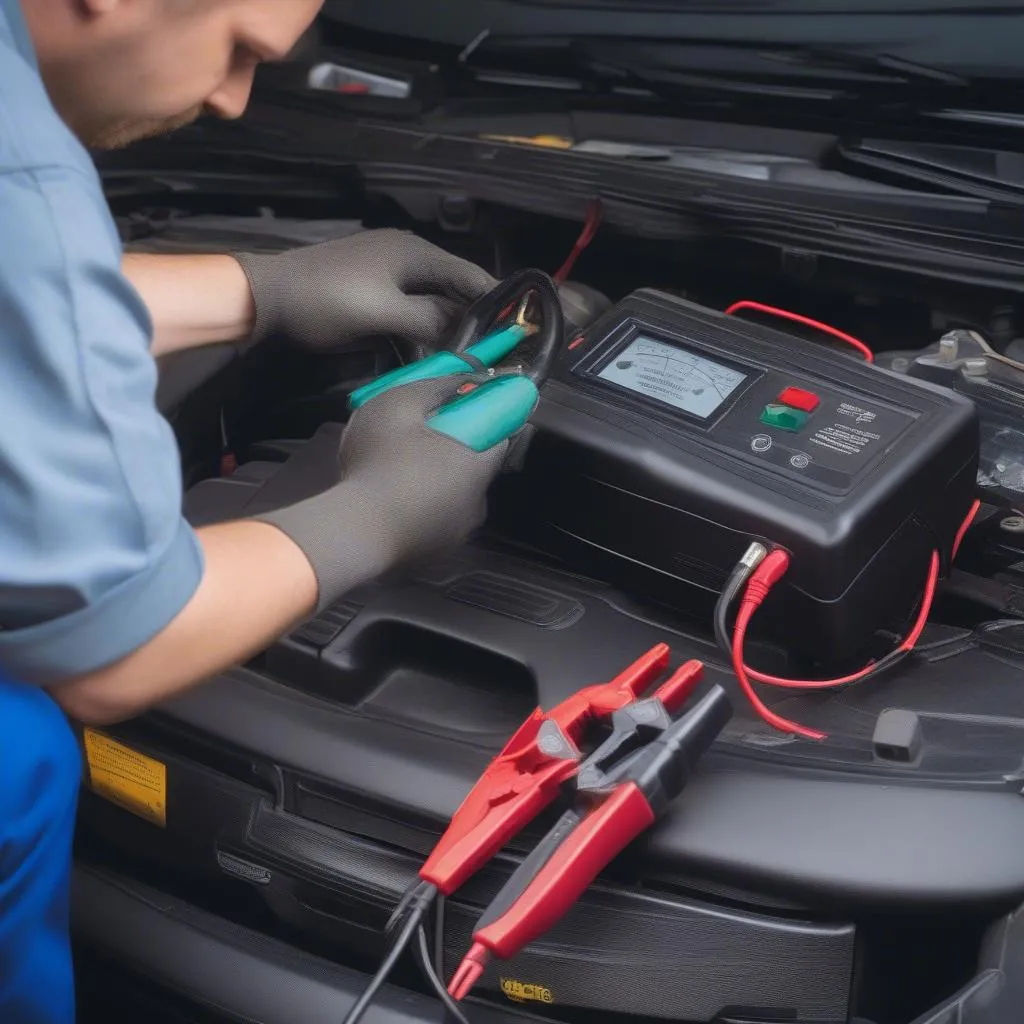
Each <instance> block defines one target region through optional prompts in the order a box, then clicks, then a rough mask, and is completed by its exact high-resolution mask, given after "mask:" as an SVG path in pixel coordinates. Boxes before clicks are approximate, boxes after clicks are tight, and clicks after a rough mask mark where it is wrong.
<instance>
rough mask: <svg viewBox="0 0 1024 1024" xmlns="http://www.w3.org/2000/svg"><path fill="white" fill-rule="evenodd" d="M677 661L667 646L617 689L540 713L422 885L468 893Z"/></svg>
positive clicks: (434, 856)
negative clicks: (617, 714)
mask: <svg viewBox="0 0 1024 1024" xmlns="http://www.w3.org/2000/svg"><path fill="white" fill-rule="evenodd" d="M670 653H671V652H670V649H669V647H668V645H667V644H657V645H656V646H655V647H653V648H651V650H649V651H648V652H647V653H646V654H645V655H643V657H641V658H638V659H637V660H636V661H635V662H634V663H633V664H632V665H630V666H629V668H627V669H626V670H625V671H623V672H621V673H619V675H617V676H616V677H615V678H614V679H613V680H611V682H608V683H601V684H599V685H597V686H588V687H586V688H585V689H583V690H580V691H578V692H577V693H575V694H573V695H572V696H571V697H569V698H568V699H566V700H564V701H562V703H561V704H559V705H557V706H556V707H554V708H552V709H551V711H549V712H547V713H546V714H545V712H543V711H542V710H541V709H540V708H537V709H536V710H535V711H534V712H533V714H532V715H530V717H529V718H528V719H527V720H526V721H525V722H524V723H523V724H522V725H521V726H520V727H519V729H518V730H517V731H516V733H515V735H514V736H513V737H512V738H511V739H510V740H509V741H508V743H507V744H506V745H505V748H504V749H503V750H502V752H501V753H500V754H499V755H498V756H497V757H496V758H495V759H494V760H493V761H492V762H491V763H490V765H489V766H488V768H487V770H486V771H485V772H484V774H483V775H482V776H481V778H480V780H479V781H478V782H477V784H476V785H475V786H474V787H473V789H472V790H471V791H470V793H469V795H468V796H467V797H466V799H465V800H464V801H463V803H462V805H461V806H460V807H459V809H458V810H457V811H456V812H455V815H454V816H453V817H452V820H451V823H450V824H449V826H448V829H447V831H446V832H445V834H444V835H443V836H442V837H441V841H440V842H439V843H438V844H437V846H436V847H435V848H434V851H433V853H431V855H430V857H429V858H428V860H427V862H426V863H425V864H424V865H423V867H422V868H421V870H420V878H421V879H422V880H423V881H424V882H429V883H431V884H432V885H435V886H437V888H438V889H439V890H440V891H441V892H442V893H444V894H445V895H446V896H450V895H451V894H452V893H453V892H455V891H456V890H457V889H458V888H459V887H460V886H462V885H464V884H465V882H466V881H467V880H468V879H469V878H471V877H472V876H473V875H474V874H475V873H476V872H477V871H479V870H480V868H481V867H483V865H484V864H486V863H487V862H488V861H489V860H490V859H491V858H492V857H493V856H494V855H495V854H497V853H498V851H499V850H501V848H502V847H503V846H505V845H506V844H507V843H508V842H509V841H510V840H511V839H512V838H513V837H514V836H516V835H517V834H518V833H519V832H520V831H522V829H523V828H524V827H525V826H526V825H527V824H529V823H530V822H531V821H533V819H534V818H536V817H537V815H538V814H540V813H541V811H543V810H544V809H545V808H547V807H548V806H549V805H550V804H551V803H552V802H553V801H554V800H555V798H556V797H557V796H558V793H559V791H560V788H561V786H562V784H563V783H564V782H566V781H567V780H568V779H570V778H572V776H573V775H574V774H575V773H576V771H577V769H578V766H579V761H580V752H579V743H580V742H581V740H582V738H583V736H584V735H585V733H586V730H587V727H588V725H589V724H590V722H591V721H592V720H594V719H595V718H601V717H606V716H608V715H611V714H612V713H613V712H614V711H618V710H619V708H623V707H626V706H627V705H628V704H632V703H634V702H635V701H636V700H637V698H638V697H639V695H640V694H641V693H643V691H644V690H645V689H646V688H647V687H648V686H649V685H650V683H651V682H653V680H654V679H656V678H657V677H658V676H659V675H660V674H661V673H662V672H663V671H664V669H665V668H666V667H667V665H668V661H669V655H670ZM685 667H686V666H684V668H685ZM680 671H682V670H680ZM678 674H679V673H677V674H676V675H678ZM675 678H676V676H673V679H675ZM671 683H672V680H669V682H668V683H666V684H665V685H666V686H669V685H670V684H671Z"/></svg>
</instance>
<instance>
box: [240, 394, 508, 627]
mask: <svg viewBox="0 0 1024 1024" xmlns="http://www.w3.org/2000/svg"><path fill="white" fill-rule="evenodd" d="M474 379H475V378H474V377H473V376H472V375H470V374H459V375H456V376H449V377H443V378H440V379H438V380H428V381H419V382H417V383H414V384H404V385H401V386H399V387H395V388H392V389H391V390H390V391H386V392H384V394H382V395H379V396H378V397H376V398H373V399H371V400H370V401H369V402H367V403H366V405H364V406H362V407H361V408H359V409H358V410H357V411H356V412H355V413H354V414H353V416H352V419H351V420H350V421H349V424H348V426H347V427H346V429H345V433H344V435H343V436H342V440H341V446H340V450H339V453H338V459H339V471H340V475H341V483H339V484H338V485H336V486H335V487H331V488H330V489H328V490H326V491H324V492H323V493H321V494H318V495H317V496H316V497H313V498H309V499H307V500H305V501H302V502H299V503H298V504H295V505H292V506H290V507H289V508H285V509H281V510H279V511H276V512H268V513H265V514H263V515H259V516H256V517H255V518H258V519H260V520H262V521H263V522H268V523H272V524H273V525H275V526H277V527H278V529H280V530H283V531H284V532H285V533H286V534H288V536H289V537H291V539H292V540H293V541H294V542H295V543H296V544H297V545H298V546H299V547H300V548H302V550H303V551H304V552H305V554H306V557H307V558H308V559H309V561H310V564H311V565H312V566H313V569H314V571H315V572H316V576H317V580H318V582H319V586H320V598H319V606H320V607H321V608H322V607H325V606H326V605H328V604H331V603H333V602H334V601H336V600H337V599H338V598H339V597H341V596H342V595H343V594H344V593H346V592H347V591H349V590H351V589H352V588H353V587H355V586H358V585H359V584H361V583H364V582H366V581H367V580H369V579H372V578H373V577H375V576H377V575H379V574H381V573H382V572H385V571H387V570H389V569H391V568H393V567H395V566H397V565H400V564H403V563H406V562H408V561H410V560H413V559H417V558H420V557H423V556H426V555H430V554H434V553H436V552H439V551H443V550H445V549H447V548H450V547H453V546H455V545H458V544H459V543H461V542H462V541H464V540H465V539H466V538H467V537H468V536H469V534H470V533H471V532H472V531H473V530H474V529H475V528H476V527H478V526H479V525H480V524H481V523H482V522H483V520H484V517H485V515H486V510H487V504H486V494H487V488H488V486H489V485H490V483H491V481H492V480H493V479H494V478H495V476H497V474H498V472H499V471H500V469H501V467H502V463H503V462H504V460H505V458H506V456H507V454H508V442H507V441H503V442H502V443H501V444H499V445H496V446H495V447H494V448H492V449H490V450H489V451H486V452H476V451H473V450H472V449H470V448H467V447H466V446H465V445H463V444H462V443H460V442H459V441H456V440H454V439H453V438H451V437H448V436H446V435H444V434H440V433H438V432H437V431H435V430H431V429H430V427H428V426H427V425H426V419H427V417H428V416H429V415H430V414H431V413H432V412H433V411H434V410H436V409H437V408H438V407H439V406H441V405H443V404H444V403H445V402H447V401H449V400H450V399H452V398H454V397H455V395H456V392H457V389H458V387H459V386H460V385H461V384H464V383H466V382H468V381H472V380H474Z"/></svg>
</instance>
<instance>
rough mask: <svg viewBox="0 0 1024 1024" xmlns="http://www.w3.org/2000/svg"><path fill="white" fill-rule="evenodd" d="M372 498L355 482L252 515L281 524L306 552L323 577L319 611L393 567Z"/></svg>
mask: <svg viewBox="0 0 1024 1024" xmlns="http://www.w3.org/2000/svg"><path fill="white" fill-rule="evenodd" d="M366 505H367V503H366V501H365V499H364V498H361V496H360V495H359V494H357V493H353V492H352V488H351V486H350V485H348V484H346V483H341V484H337V485H336V486H334V487H331V488H329V489H328V490H326V491H323V492H322V493H320V494H317V495H315V496H314V497H312V498H307V499H306V500H305V501H301V502H298V503H297V504H295V505H290V506H288V507H287V508H282V509H276V510H274V511H271V512H264V513H260V514H258V515H254V516H250V517H249V518H250V519H252V520H254V521H255V522H260V523H268V524H270V525H271V526H275V527H277V529H279V530H280V531H281V532H282V533H283V534H285V535H286V536H287V537H288V538H290V539H291V540H292V542H293V543H294V544H295V545H296V546H297V547H299V548H300V549H301V550H302V553H303V554H304V555H305V556H306V558H307V559H308V560H309V564H310V565H311V566H312V567H313V572H314V574H315V575H316V581H317V591H318V593H317V607H316V610H317V612H321V611H323V610H324V609H325V608H328V607H330V606H331V605H332V604H334V603H335V602H336V601H338V600H340V599H341V598H342V597H343V596H344V595H345V594H347V593H349V591H351V590H354V589H355V588H356V587H359V586H362V585H363V584H365V583H369V582H370V581H371V580H373V579H376V577H378V576H379V575H381V573H383V572H384V571H385V570H386V569H387V568H388V567H389V565H390V556H389V552H388V550H387V546H386V545H385V544H383V543H382V541H381V538H380V537H378V536H375V531H374V530H373V529H372V522H373V520H372V518H368V517H367V516H366V515H365V514H363V512H364V511H365V508H366Z"/></svg>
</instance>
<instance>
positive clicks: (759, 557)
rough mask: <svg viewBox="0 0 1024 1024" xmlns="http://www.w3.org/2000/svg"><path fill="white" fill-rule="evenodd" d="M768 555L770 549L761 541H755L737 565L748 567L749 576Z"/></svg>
mask: <svg viewBox="0 0 1024 1024" xmlns="http://www.w3.org/2000/svg"><path fill="white" fill-rule="evenodd" d="M767 557H768V549H767V548H766V547H765V546H764V545H763V544H762V543H760V542H759V541H756V540H755V541H754V543H753V544H751V545H750V547H749V548H747V550H746V551H744V552H743V557H742V558H741V559H740V560H739V562H737V563H736V564H737V567H741V568H743V569H746V571H747V575H748V576H749V575H750V574H751V573H752V572H753V571H754V570H755V569H756V568H757V567H758V566H759V565H760V564H761V563H762V562H763V561H764V560H765V559H766V558H767Z"/></svg>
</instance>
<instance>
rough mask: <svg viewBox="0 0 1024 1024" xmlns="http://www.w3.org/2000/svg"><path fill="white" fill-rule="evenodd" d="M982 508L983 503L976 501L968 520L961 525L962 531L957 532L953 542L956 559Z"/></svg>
mask: <svg viewBox="0 0 1024 1024" xmlns="http://www.w3.org/2000/svg"><path fill="white" fill-rule="evenodd" d="M980 508H981V502H980V501H975V502H974V504H973V505H972V506H971V510H970V512H968V513H967V518H966V519H965V520H964V521H963V522H962V523H961V524H960V529H959V530H957V531H956V537H955V538H954V540H953V557H954V558H956V555H957V552H958V551H959V550H960V545H961V544H962V543H963V542H964V537H966V536H967V531H968V530H969V529H970V528H971V523H973V522H974V518H975V516H977V514H978V510H979V509H980Z"/></svg>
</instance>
